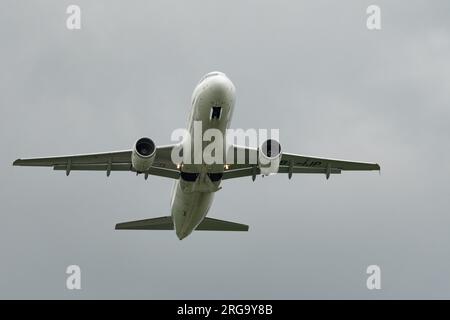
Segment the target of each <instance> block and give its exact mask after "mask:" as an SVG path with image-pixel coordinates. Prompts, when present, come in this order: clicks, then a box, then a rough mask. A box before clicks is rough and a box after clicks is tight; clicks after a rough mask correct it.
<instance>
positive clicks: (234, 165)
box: [223, 146, 380, 180]
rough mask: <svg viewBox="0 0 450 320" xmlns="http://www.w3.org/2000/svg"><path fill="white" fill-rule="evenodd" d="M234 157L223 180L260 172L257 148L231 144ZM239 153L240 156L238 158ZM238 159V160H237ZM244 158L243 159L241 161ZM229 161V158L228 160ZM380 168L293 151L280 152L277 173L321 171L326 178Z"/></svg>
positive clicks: (369, 163) (373, 165) (378, 166)
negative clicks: (342, 173) (343, 172)
mask: <svg viewBox="0 0 450 320" xmlns="http://www.w3.org/2000/svg"><path fill="white" fill-rule="evenodd" d="M232 148H233V149H234V150H233V151H234V158H233V159H232V162H231V163H230V164H229V165H228V170H225V172H224V174H223V180H225V179H233V178H240V177H248V176H251V177H253V178H254V177H256V176H257V175H259V174H261V172H260V170H259V168H258V166H257V159H258V150H257V149H255V148H247V147H241V146H232ZM239 153H240V154H241V155H242V158H241V159H239V158H238V157H239ZM238 159H239V160H240V161H238ZM242 160H244V161H242ZM228 161H229V160H228ZM369 170H378V171H379V170H380V165H379V164H377V163H371V162H359V161H349V160H339V159H332V158H322V157H315V156H307V155H300V154H293V153H282V154H281V160H280V166H279V168H278V173H287V174H288V175H289V178H290V177H291V176H292V174H297V173H321V174H325V176H326V177H327V179H328V178H329V176H330V175H331V174H340V173H341V171H369Z"/></svg>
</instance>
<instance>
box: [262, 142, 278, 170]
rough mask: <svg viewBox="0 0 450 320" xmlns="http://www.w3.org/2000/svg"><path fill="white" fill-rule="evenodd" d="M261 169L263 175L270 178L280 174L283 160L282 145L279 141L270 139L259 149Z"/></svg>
mask: <svg viewBox="0 0 450 320" xmlns="http://www.w3.org/2000/svg"><path fill="white" fill-rule="evenodd" d="M259 151H260V152H259V157H258V162H259V169H260V171H261V174H263V175H265V176H268V175H271V174H275V173H278V168H279V167H280V160H281V145H280V143H279V142H278V141H277V140H274V139H268V140H266V141H264V142H263V144H262V145H261V147H260V148H259Z"/></svg>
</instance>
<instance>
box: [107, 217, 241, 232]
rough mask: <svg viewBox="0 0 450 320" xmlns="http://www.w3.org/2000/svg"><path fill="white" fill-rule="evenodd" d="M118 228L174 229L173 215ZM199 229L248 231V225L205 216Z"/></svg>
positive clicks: (124, 224) (137, 221)
mask: <svg viewBox="0 0 450 320" xmlns="http://www.w3.org/2000/svg"><path fill="white" fill-rule="evenodd" d="M116 230H174V226H173V220H172V217H170V216H167V217H159V218H152V219H144V220H136V221H129V222H122V223H118V224H116ZM195 230H199V231H248V225H246V224H241V223H236V222H231V221H225V220H219V219H213V218H205V219H203V221H202V222H200V224H199V225H198V226H197V228H195Z"/></svg>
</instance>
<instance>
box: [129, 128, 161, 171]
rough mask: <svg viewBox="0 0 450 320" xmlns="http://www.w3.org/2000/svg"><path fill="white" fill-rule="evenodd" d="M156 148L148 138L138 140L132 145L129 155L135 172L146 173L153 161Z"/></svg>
mask: <svg viewBox="0 0 450 320" xmlns="http://www.w3.org/2000/svg"><path fill="white" fill-rule="evenodd" d="M155 155H156V146H155V143H154V142H153V141H152V140H151V139H149V138H145V137H144V138H140V139H139V140H138V141H136V143H135V144H134V148H133V152H132V153H131V164H132V165H133V168H134V170H136V171H137V172H146V171H148V169H150V167H151V165H152V163H153V160H155Z"/></svg>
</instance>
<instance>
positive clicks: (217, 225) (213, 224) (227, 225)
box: [195, 218, 248, 231]
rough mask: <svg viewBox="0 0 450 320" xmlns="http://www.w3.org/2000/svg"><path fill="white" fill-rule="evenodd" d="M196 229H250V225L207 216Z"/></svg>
mask: <svg viewBox="0 0 450 320" xmlns="http://www.w3.org/2000/svg"><path fill="white" fill-rule="evenodd" d="M195 230H204V231H248V225H246V224H240V223H236V222H230V221H225V220H219V219H213V218H205V219H203V221H202V222H200V224H199V225H198V227H197V228H196V229H195Z"/></svg>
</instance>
